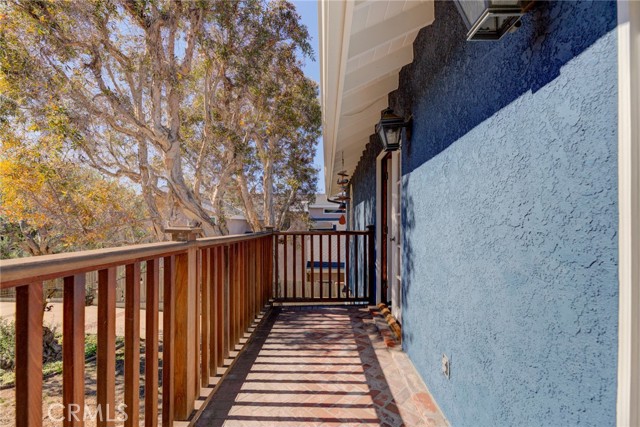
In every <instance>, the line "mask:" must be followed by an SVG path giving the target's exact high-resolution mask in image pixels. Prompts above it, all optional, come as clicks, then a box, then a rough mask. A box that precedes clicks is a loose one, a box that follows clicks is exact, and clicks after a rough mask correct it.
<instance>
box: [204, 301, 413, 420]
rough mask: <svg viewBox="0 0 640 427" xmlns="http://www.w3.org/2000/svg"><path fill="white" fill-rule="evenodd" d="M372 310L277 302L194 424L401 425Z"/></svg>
mask: <svg viewBox="0 0 640 427" xmlns="http://www.w3.org/2000/svg"><path fill="white" fill-rule="evenodd" d="M367 316H370V315H369V312H368V311H367V310H366V309H362V308H357V307H349V308H343V307H340V308H328V307H327V308H317V307H314V308H298V307H296V308H295V309H294V308H283V309H281V310H280V309H274V310H273V311H272V312H271V313H270V315H269V316H268V317H267V318H266V319H265V321H264V322H263V323H262V324H261V325H260V326H259V327H258V328H257V330H256V333H255V335H254V336H253V338H252V339H251V341H250V343H249V344H248V347H247V349H246V350H245V351H244V352H243V353H242V354H241V355H240V356H239V358H238V360H237V361H236V363H235V365H234V366H233V368H232V370H231V371H230V372H229V374H228V375H227V377H226V378H225V380H224V381H223V382H222V384H221V385H220V388H219V389H218V390H217V391H216V394H215V395H214V396H213V398H212V400H211V402H210V403H209V405H208V406H207V408H206V409H205V410H204V412H203V413H202V415H201V417H200V419H199V420H198V422H197V424H196V425H197V426H222V425H225V426H254V425H255V426H259V425H261V426H301V425H304V426H314V425H318V426H319V425H358V426H379V425H384V426H401V425H404V422H403V420H402V417H401V416H400V414H399V410H398V407H397V405H396V402H395V400H394V398H393V395H392V393H391V391H390V388H389V385H388V384H387V381H386V378H385V375H384V372H383V369H382V368H381V366H380V365H379V364H378V361H377V360H378V359H377V357H376V353H375V351H374V348H373V345H372V342H371V339H370V336H369V333H370V332H371V331H368V330H367V328H369V327H370V326H374V325H372V324H369V325H365V324H364V323H363V318H366V317H367ZM374 327H375V326H374Z"/></svg>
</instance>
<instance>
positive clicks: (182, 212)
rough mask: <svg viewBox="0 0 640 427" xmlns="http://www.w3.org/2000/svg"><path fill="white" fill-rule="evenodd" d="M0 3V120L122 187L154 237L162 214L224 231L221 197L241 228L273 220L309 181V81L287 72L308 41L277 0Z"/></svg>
mask: <svg viewBox="0 0 640 427" xmlns="http://www.w3.org/2000/svg"><path fill="white" fill-rule="evenodd" d="M0 8H2V9H0V120H4V121H10V122H12V123H20V124H21V125H22V128H24V129H25V131H24V133H23V135H22V136H23V137H24V138H30V137H32V136H33V135H34V134H38V133H40V132H45V131H46V132H53V133H56V134H57V135H59V136H60V137H61V138H63V139H64V140H65V143H66V144H68V145H69V146H70V147H72V149H73V150H75V151H76V152H77V153H78V155H77V156H78V159H79V160H80V161H84V162H86V163H87V164H89V165H91V166H92V167H94V168H95V169H97V170H98V171H100V172H101V173H102V174H105V175H108V176H112V177H116V178H118V179H128V180H130V181H131V182H132V183H134V184H136V185H137V186H138V187H139V189H140V192H141V193H142V196H143V198H144V200H145V202H146V205H147V210H148V212H149V215H150V217H151V220H152V222H153V224H154V231H155V233H156V235H157V236H158V237H160V236H162V231H163V226H164V225H165V224H166V222H167V220H172V219H173V218H176V217H180V218H186V219H189V220H192V221H197V222H199V223H201V224H202V226H203V228H204V230H205V232H206V233H207V234H213V233H214V232H215V231H216V227H218V231H224V215H225V204H226V203H229V202H234V201H237V202H238V203H239V205H240V207H241V208H242V209H243V210H244V212H245V215H246V217H247V219H248V220H249V222H250V223H251V225H252V227H253V228H254V229H258V228H259V227H260V226H261V224H260V216H261V215H263V216H264V223H265V224H267V225H277V221H278V220H277V219H276V218H281V217H283V215H284V214H283V212H284V211H285V210H288V209H289V207H290V206H291V205H292V204H294V203H295V202H296V200H298V199H299V198H300V195H301V194H302V193H304V192H307V193H311V192H313V191H314V190H315V174H314V173H313V170H312V168H311V167H310V162H311V159H312V157H313V153H314V150H315V145H314V144H315V140H316V139H317V136H318V129H319V125H320V115H319V107H318V102H317V98H316V97H317V89H316V88H315V84H314V83H313V82H310V81H309V80H308V79H306V78H305V77H304V76H303V75H302V72H301V71H300V67H301V64H300V62H299V60H298V59H297V56H299V54H302V55H303V56H304V55H307V56H308V55H310V54H311V48H310V46H309V44H308V41H307V39H308V34H307V31H306V28H304V26H302V25H301V24H300V23H299V16H298V15H297V14H296V12H295V8H294V7H293V5H291V4H290V3H289V2H287V1H271V2H263V1H260V0H244V1H222V0H219V1H179V0H155V1H153V0H87V1H72V2H59V1H53V0H51V1H46V0H8V1H7V2H5V3H4V5H3V6H0ZM53 109H55V111H56V112H57V113H56V119H55V121H52V120H50V116H51V114H50V112H51V111H52V110H53ZM274 194H275V195H276V196H274ZM260 198H262V200H263V203H262V204H263V206H262V209H258V207H257V206H256V200H258V199H260ZM276 199H278V200H276ZM281 199H282V201H280V200H281ZM208 205H210V206H211V207H212V208H213V211H214V215H215V216H217V217H218V219H219V221H218V224H215V223H214V221H213V220H212V219H211V215H210V210H211V209H209V208H208ZM272 207H273V208H272ZM274 209H276V210H274ZM260 211H262V212H260Z"/></svg>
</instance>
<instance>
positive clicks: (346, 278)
mask: <svg viewBox="0 0 640 427" xmlns="http://www.w3.org/2000/svg"><path fill="white" fill-rule="evenodd" d="M344 238H345V244H344V246H345V248H344V252H345V253H344V260H345V264H344V283H345V285H346V287H347V295H346V296H347V298H349V297H350V293H351V270H350V269H349V258H350V257H351V253H350V252H349V240H351V236H349V235H348V234H345V236H344Z"/></svg>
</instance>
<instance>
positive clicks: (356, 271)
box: [353, 234, 362, 298]
mask: <svg viewBox="0 0 640 427" xmlns="http://www.w3.org/2000/svg"><path fill="white" fill-rule="evenodd" d="M359 241H360V236H358V235H357V234H356V235H355V236H353V260H354V261H353V266H354V267H353V275H354V279H353V283H354V285H355V297H356V298H359V297H360V291H359V289H358V286H359V282H360V280H359V277H358V276H359V272H360V266H361V265H362V263H361V262H360V258H359V257H358V246H359Z"/></svg>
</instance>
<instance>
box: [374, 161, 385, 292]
mask: <svg viewBox="0 0 640 427" xmlns="http://www.w3.org/2000/svg"><path fill="white" fill-rule="evenodd" d="M386 157H387V152H386V151H384V150H383V151H381V152H380V153H379V154H378V156H377V157H376V246H377V247H378V248H380V247H381V246H380V245H382V226H381V224H382V203H377V201H378V200H379V197H380V194H381V191H382V161H383V160H385V159H386ZM382 261H383V260H382V250H376V265H375V269H376V304H380V303H381V302H382V301H383V300H382V298H381V295H382Z"/></svg>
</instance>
